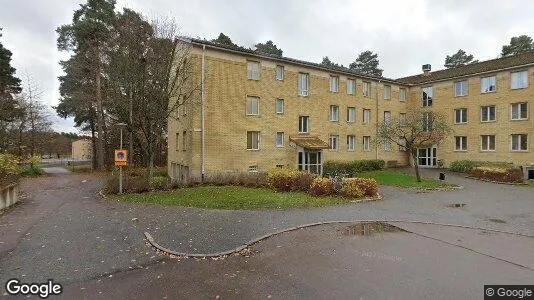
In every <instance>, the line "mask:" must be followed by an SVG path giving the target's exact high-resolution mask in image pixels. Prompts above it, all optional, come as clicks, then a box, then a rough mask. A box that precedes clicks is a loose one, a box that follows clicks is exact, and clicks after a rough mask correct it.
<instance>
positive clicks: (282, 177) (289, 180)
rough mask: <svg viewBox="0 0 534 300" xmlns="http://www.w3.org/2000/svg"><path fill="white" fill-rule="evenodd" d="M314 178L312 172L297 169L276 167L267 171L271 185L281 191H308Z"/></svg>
mask: <svg viewBox="0 0 534 300" xmlns="http://www.w3.org/2000/svg"><path fill="white" fill-rule="evenodd" d="M313 178H314V176H313V175H312V174H310V173H307V172H303V171H299V170H296V169H287V168H285V169H280V168H276V169H271V170H269V171H268V172H267V182H268V184H269V187H271V188H273V189H275V190H277V191H280V192H289V191H302V192H306V191H308V189H309V188H310V185H311V183H312V181H313Z"/></svg>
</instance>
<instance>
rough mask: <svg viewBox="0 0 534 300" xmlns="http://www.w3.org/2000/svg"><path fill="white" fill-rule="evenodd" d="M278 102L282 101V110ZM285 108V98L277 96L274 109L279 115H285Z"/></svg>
mask: <svg viewBox="0 0 534 300" xmlns="http://www.w3.org/2000/svg"><path fill="white" fill-rule="evenodd" d="M278 103H281V104H282V106H281V108H282V109H281V110H279V109H278V108H279V107H278ZM284 109H285V101H284V99H280V98H277V99H276V101H275V103H274V110H275V112H276V114H277V115H283V114H284Z"/></svg>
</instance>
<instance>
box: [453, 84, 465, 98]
mask: <svg viewBox="0 0 534 300" xmlns="http://www.w3.org/2000/svg"><path fill="white" fill-rule="evenodd" d="M468 89H469V88H468V85H467V80H463V81H457V82H455V83H454V96H456V97H461V96H467V92H468Z"/></svg>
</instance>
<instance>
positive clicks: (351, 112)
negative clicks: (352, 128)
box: [347, 107, 356, 123]
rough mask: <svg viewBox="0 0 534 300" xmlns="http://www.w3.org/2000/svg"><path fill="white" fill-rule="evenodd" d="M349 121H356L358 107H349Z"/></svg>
mask: <svg viewBox="0 0 534 300" xmlns="http://www.w3.org/2000/svg"><path fill="white" fill-rule="evenodd" d="M347 122H348V123H354V122H356V107H347Z"/></svg>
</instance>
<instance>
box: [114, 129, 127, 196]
mask: <svg viewBox="0 0 534 300" xmlns="http://www.w3.org/2000/svg"><path fill="white" fill-rule="evenodd" d="M115 125H116V126H117V127H119V128H120V130H121V142H120V147H119V149H120V150H122V128H124V127H125V126H126V123H117V124H115ZM119 194H122V166H119Z"/></svg>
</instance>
